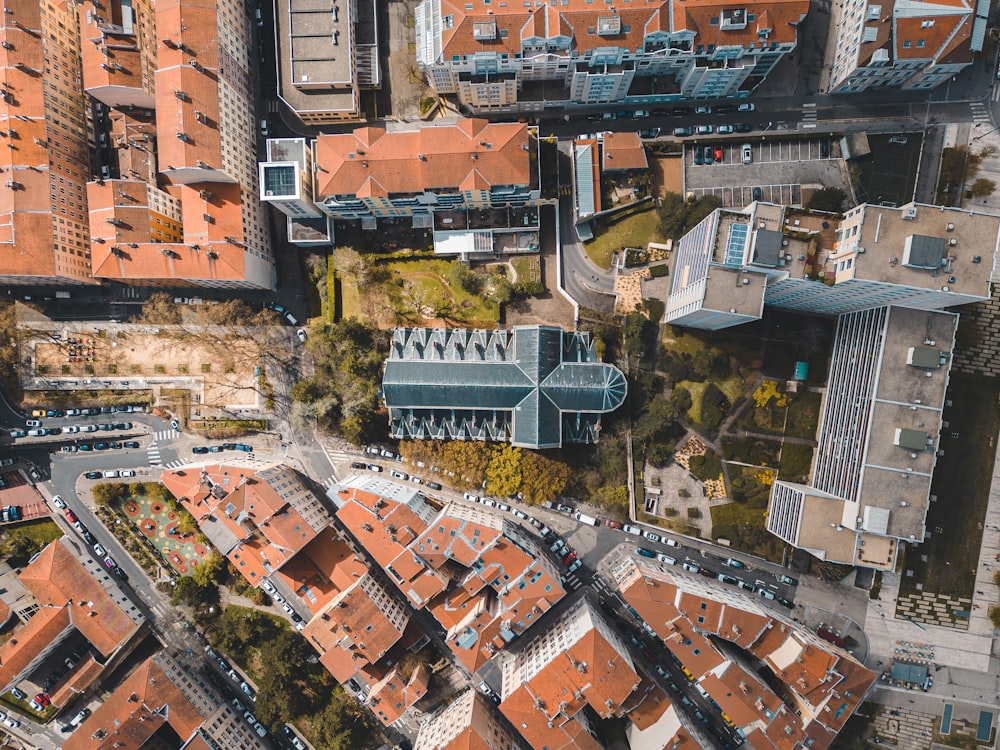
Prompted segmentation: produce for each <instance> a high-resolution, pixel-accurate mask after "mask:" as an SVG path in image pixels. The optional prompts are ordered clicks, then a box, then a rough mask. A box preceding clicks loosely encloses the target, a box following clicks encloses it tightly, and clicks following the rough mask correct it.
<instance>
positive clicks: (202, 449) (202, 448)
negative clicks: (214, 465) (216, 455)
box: [191, 445, 208, 455]
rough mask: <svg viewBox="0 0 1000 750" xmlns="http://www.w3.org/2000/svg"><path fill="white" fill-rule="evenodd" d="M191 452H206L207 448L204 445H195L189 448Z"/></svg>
mask: <svg viewBox="0 0 1000 750" xmlns="http://www.w3.org/2000/svg"><path fill="white" fill-rule="evenodd" d="M191 452H192V453H197V454H199V455H201V454H202V453H208V448H206V447H205V446H204V445H196V446H195V447H194V448H192V449H191Z"/></svg>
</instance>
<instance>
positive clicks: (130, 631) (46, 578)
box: [19, 541, 139, 656]
mask: <svg viewBox="0 0 1000 750" xmlns="http://www.w3.org/2000/svg"><path fill="white" fill-rule="evenodd" d="M19 578H20V581H21V583H23V584H24V586H25V587H26V588H27V589H28V590H29V591H31V593H32V594H34V595H35V598H37V599H38V600H39V601H40V602H41V603H42V604H43V605H46V606H53V607H65V608H66V609H67V610H68V612H69V616H70V619H71V622H72V624H73V625H74V626H76V629H77V630H79V631H80V633H82V634H83V636H84V638H86V639H87V640H88V641H90V642H91V643H92V644H93V645H94V647H95V648H96V649H97V650H98V651H100V652H101V653H102V654H104V655H105V656H110V655H111V654H113V653H114V652H115V650H116V649H117V648H118V647H120V646H122V645H123V644H124V643H125V642H126V641H128V640H129V639H130V638H131V637H132V636H133V635H134V634H135V633H136V632H137V631H138V630H139V625H137V624H136V623H135V622H133V621H132V619H131V618H130V617H129V616H128V615H127V614H126V613H125V610H123V609H122V608H121V607H120V606H119V605H118V604H117V603H116V602H115V601H114V600H112V599H111V597H110V596H108V593H107V591H105V589H104V587H103V586H101V584H100V583H98V581H97V580H96V579H95V578H94V577H93V576H92V575H91V574H90V573H88V572H87V570H86V569H85V568H84V567H83V565H82V564H81V563H80V561H79V560H77V559H76V557H75V556H74V555H73V553H71V552H70V551H69V550H68V549H66V547H64V546H63V545H62V544H61V543H60V542H58V541H56V542H52V543H51V544H49V545H48V546H47V547H46V548H45V549H43V550H42V551H41V552H40V553H38V557H37V558H35V561H34V562H33V563H31V564H30V565H29V566H28V567H26V568H25V569H24V570H23V571H22V572H21V575H20V576H19Z"/></svg>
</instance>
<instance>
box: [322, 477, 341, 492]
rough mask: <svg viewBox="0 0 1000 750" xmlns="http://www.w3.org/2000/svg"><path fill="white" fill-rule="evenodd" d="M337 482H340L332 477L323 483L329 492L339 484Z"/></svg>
mask: <svg viewBox="0 0 1000 750" xmlns="http://www.w3.org/2000/svg"><path fill="white" fill-rule="evenodd" d="M337 481H338V479H337V477H335V476H330V477H328V478H327V479H326V481H324V482H323V487H324V488H326V489H328V490H329V489H331V488H332V487H333V485H335V484H336V483H337Z"/></svg>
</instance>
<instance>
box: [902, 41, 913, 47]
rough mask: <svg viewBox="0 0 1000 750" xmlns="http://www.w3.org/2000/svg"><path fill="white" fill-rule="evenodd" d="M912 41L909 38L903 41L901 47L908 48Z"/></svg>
mask: <svg viewBox="0 0 1000 750" xmlns="http://www.w3.org/2000/svg"><path fill="white" fill-rule="evenodd" d="M912 44H913V43H912V42H910V41H909V40H907V41H905V42H903V49H909V48H910V47H911V45H912Z"/></svg>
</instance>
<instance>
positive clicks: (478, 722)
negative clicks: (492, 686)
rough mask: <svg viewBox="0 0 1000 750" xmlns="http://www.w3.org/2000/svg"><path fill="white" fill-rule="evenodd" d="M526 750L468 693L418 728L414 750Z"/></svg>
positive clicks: (481, 700)
mask: <svg viewBox="0 0 1000 750" xmlns="http://www.w3.org/2000/svg"><path fill="white" fill-rule="evenodd" d="M472 747H475V748H481V749H482V750H525V746H524V745H523V744H522V743H521V742H520V738H519V737H518V736H517V735H515V734H512V733H511V732H510V730H509V729H508V728H507V725H506V724H504V723H503V722H501V721H500V720H499V717H498V716H497V715H496V713H494V711H493V709H492V707H491V706H490V705H489V703H488V702H487V700H486V698H484V697H483V696H482V695H479V694H478V693H476V691H475V690H472V689H469V690H466V691H465V692H464V693H462V694H461V695H459V696H458V697H457V698H456V699H455V700H454V701H452V702H451V703H450V704H449V705H448V706H446V707H445V708H442V709H441V710H440V711H438V712H437V713H435V714H434V715H433V716H431V717H430V718H428V719H427V720H426V721H425V722H424V723H423V724H422V725H421V727H420V733H419V734H418V735H417V739H416V742H414V744H413V750H459V748H472Z"/></svg>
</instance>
